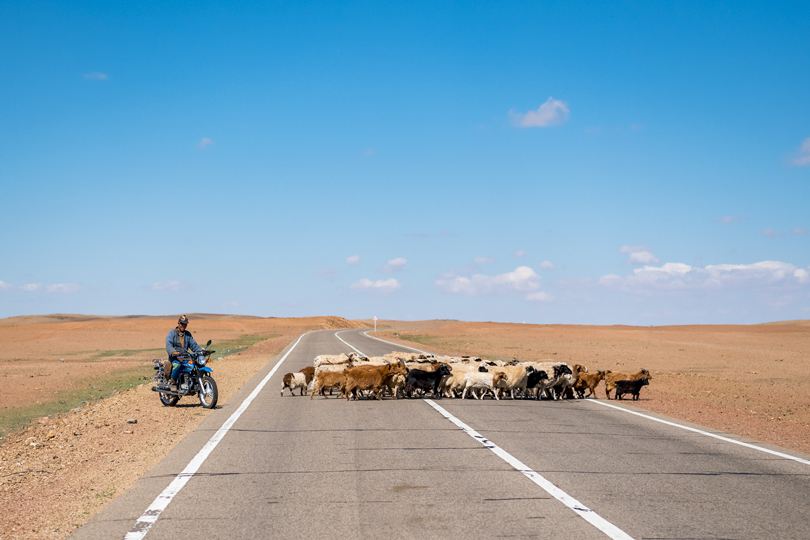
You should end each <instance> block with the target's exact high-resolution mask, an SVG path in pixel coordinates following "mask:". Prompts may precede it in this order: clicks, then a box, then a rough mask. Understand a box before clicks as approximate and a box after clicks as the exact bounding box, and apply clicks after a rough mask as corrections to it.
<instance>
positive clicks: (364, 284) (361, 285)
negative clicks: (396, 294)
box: [350, 278, 402, 292]
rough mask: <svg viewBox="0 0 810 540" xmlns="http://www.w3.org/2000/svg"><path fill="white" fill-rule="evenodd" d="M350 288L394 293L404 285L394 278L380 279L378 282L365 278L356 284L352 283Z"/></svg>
mask: <svg viewBox="0 0 810 540" xmlns="http://www.w3.org/2000/svg"><path fill="white" fill-rule="evenodd" d="M350 287H351V288H352V289H355V290H359V291H378V292H392V291H395V290H397V289H399V288H400V287H402V285H401V284H400V283H399V281H397V280H396V279H394V278H391V279H378V280H377V281H371V280H370V279H368V278H363V279H361V280H360V281H358V282H356V283H352V284H351V285H350Z"/></svg>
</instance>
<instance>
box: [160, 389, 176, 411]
mask: <svg viewBox="0 0 810 540" xmlns="http://www.w3.org/2000/svg"><path fill="white" fill-rule="evenodd" d="M158 397H160V402H161V403H163V406H164V407H174V406H175V405H177V401H178V400H179V399H180V398H179V397H177V396H173V395H171V394H164V393H163V392H158Z"/></svg>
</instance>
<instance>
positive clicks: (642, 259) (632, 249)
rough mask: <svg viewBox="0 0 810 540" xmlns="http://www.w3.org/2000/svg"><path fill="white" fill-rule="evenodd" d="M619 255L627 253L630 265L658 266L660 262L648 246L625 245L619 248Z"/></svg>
mask: <svg viewBox="0 0 810 540" xmlns="http://www.w3.org/2000/svg"><path fill="white" fill-rule="evenodd" d="M619 253H627V254H628V257H627V262H628V263H629V264H636V265H638V264H651V263H652V264H657V263H659V262H661V261H659V260H658V259H657V258H656V257H655V255H653V252H652V251H651V250H650V248H648V247H646V246H628V245H624V246H622V247H620V248H619Z"/></svg>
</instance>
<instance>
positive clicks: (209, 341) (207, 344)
mask: <svg viewBox="0 0 810 540" xmlns="http://www.w3.org/2000/svg"><path fill="white" fill-rule="evenodd" d="M209 345H211V340H210V339H209V340H208V343H206V344H205V346H206V347H208V346H209Z"/></svg>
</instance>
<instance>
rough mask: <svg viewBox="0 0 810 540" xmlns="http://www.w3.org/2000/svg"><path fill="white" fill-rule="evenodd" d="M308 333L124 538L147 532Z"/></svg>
mask: <svg viewBox="0 0 810 540" xmlns="http://www.w3.org/2000/svg"><path fill="white" fill-rule="evenodd" d="M309 333H310V332H307V333H306V334H302V335H301V336H300V337H299V338H298V341H296V342H295V345H293V346H292V347H290V350H289V351H287V354H285V355H284V356H283V357H282V358H281V360H279V361H278V363H277V364H276V365H275V366H274V367H273V369H271V370H270V373H268V374H267V376H266V377H265V378H264V379H262V382H260V383H259V385H258V386H257V387H256V388H255V389H254V390H253V392H251V393H250V395H249V396H248V397H246V398H245V400H244V401H243V402H242V404H241V405H240V406H239V408H238V409H236V411H235V412H234V413H233V414H232V415H231V417H230V418H228V420H227V421H226V422H225V423H224V424H222V427H221V428H219V429H218V430H217V432H216V433H214V435H213V437H211V438H210V439H209V440H208V442H207V443H205V446H203V447H202V449H201V450H200V451H199V452H198V453H197V455H196V456H194V459H192V460H191V461H190V462H189V464H188V465H186V468H185V469H183V472H181V473H180V474H178V475H177V476H176V477H175V479H174V480H172V483H171V484H169V486H168V487H167V488H166V489H164V490H163V492H162V493H161V494H160V495H158V496H157V499H155V500H154V501H153V502H152V504H151V505H149V508H147V509H146V512H144V513H143V515H142V516H141V517H140V518H138V521H136V522H135V525H133V527H132V529H131V530H130V531H129V532H128V533H127V534H126V536H124V540H141V538H143V537H144V536H146V533H148V532H149V529H151V528H152V525H154V523H155V521H157V519H158V517H160V514H161V513H163V511H164V510H165V509H166V507H167V506H169V503H170V502H172V499H174V497H175V495H177V494H178V493H179V492H180V490H181V489H183V486H185V485H186V484H187V483H188V481H189V480H191V478H192V477H193V476H194V474H195V473H196V472H197V470H198V469H199V468H200V466H201V465H202V464H203V462H204V461H205V460H206V458H208V456H209V454H211V452H212V451H213V450H214V448H216V446H217V445H218V444H219V441H221V440H222V438H223V437H225V434H227V433H228V430H229V429H231V427H233V425H234V424H235V423H236V421H237V420H239V417H240V416H242V413H243V412H245V410H247V408H248V406H250V404H251V403H252V402H253V400H254V399H255V398H256V396H257V395H259V392H261V390H262V388H264V385H265V384H267V382H268V381H269V380H270V377H272V376H273V374H274V373H275V372H276V370H277V369H278V368H279V366H280V365H281V364H282V362H284V360H286V359H287V357H288V356H289V355H290V353H291V352H293V349H295V347H296V346H297V345H298V343H299V342H300V341H301V340H302V339H303V338H304V336H305V335H307V334H309Z"/></svg>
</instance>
